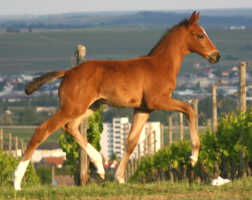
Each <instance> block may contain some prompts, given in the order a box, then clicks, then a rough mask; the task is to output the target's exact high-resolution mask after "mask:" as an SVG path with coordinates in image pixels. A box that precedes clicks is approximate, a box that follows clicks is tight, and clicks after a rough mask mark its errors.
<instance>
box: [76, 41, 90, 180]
mask: <svg viewBox="0 0 252 200" xmlns="http://www.w3.org/2000/svg"><path fill="white" fill-rule="evenodd" d="M74 55H75V57H76V64H77V65H78V64H80V63H81V62H82V61H83V60H84V58H85V56H86V47H85V46H83V45H80V44H79V45H77V48H76V51H75V54H74ZM86 126H87V121H83V122H82V123H81V124H80V133H81V134H82V135H83V136H84V137H85V138H87V129H86ZM79 164H80V185H86V184H87V182H88V168H89V161H88V156H87V153H86V152H85V151H84V150H83V149H82V148H80V163H79Z"/></svg>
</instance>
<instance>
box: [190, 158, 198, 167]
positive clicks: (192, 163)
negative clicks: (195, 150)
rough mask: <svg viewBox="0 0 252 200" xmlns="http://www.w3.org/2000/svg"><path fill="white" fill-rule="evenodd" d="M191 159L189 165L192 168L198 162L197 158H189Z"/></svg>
mask: <svg viewBox="0 0 252 200" xmlns="http://www.w3.org/2000/svg"><path fill="white" fill-rule="evenodd" d="M190 159H191V165H192V167H194V166H195V165H196V163H197V161H198V158H196V157H195V156H190Z"/></svg>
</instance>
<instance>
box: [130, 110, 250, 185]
mask: <svg viewBox="0 0 252 200" xmlns="http://www.w3.org/2000/svg"><path fill="white" fill-rule="evenodd" d="M200 140H201V147H200V152H199V160H198V162H197V165H196V167H195V170H194V171H195V175H196V176H201V178H203V179H205V181H208V177H212V176H213V175H214V173H215V170H216V168H215V167H216V164H217V166H219V168H220V169H221V170H222V171H220V173H221V174H223V173H226V174H225V175H224V176H228V177H231V178H234V177H238V171H237V170H238V169H239V164H240V152H241V151H242V152H244V154H245V159H246V160H247V161H248V163H251V162H252V148H251V147H252V109H251V110H249V111H248V112H247V113H242V112H241V113H239V114H238V115H235V114H234V113H229V114H226V115H225V116H223V117H222V118H221V119H220V120H219V124H218V129H217V133H216V134H213V133H212V131H211V130H210V129H207V130H206V132H205V134H203V135H201V136H200ZM190 155H191V147H190V143H189V141H183V142H175V143H173V144H172V145H171V146H169V147H165V148H164V149H162V150H160V151H158V152H157V153H156V154H154V155H153V156H148V157H144V158H143V159H142V160H141V163H140V166H139V167H138V169H137V171H136V172H135V174H134V175H133V177H132V179H133V180H140V181H143V182H146V181H155V180H157V179H158V178H159V177H160V176H162V174H168V173H170V172H171V171H172V173H174V171H175V174H177V175H178V176H180V174H182V173H183V172H182V171H181V169H182V168H184V169H190V160H189V157H190ZM181 167H182V168H181ZM225 167H226V169H224V168H225ZM224 171H225V172H224ZM203 173H205V177H202V174H203ZM154 174H155V175H156V176H154ZM153 177H154V178H153ZM164 178H165V179H167V178H169V176H167V175H165V176H164Z"/></svg>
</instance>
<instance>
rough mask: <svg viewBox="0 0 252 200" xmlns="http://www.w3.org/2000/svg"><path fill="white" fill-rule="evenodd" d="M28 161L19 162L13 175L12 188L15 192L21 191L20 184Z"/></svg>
mask: <svg viewBox="0 0 252 200" xmlns="http://www.w3.org/2000/svg"><path fill="white" fill-rule="evenodd" d="M29 162H30V160H26V161H20V162H19V164H18V166H17V168H16V170H15V172H14V174H13V181H14V188H15V190H21V182H22V178H23V176H24V174H25V171H26V168H27V167H28V165H29Z"/></svg>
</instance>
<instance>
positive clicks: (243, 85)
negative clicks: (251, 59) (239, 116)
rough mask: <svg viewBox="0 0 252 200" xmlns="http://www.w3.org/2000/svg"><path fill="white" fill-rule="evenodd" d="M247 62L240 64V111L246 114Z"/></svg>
mask: <svg viewBox="0 0 252 200" xmlns="http://www.w3.org/2000/svg"><path fill="white" fill-rule="evenodd" d="M246 66H247V63H246V62H241V63H240V110H241V112H246V109H247V105H246Z"/></svg>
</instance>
